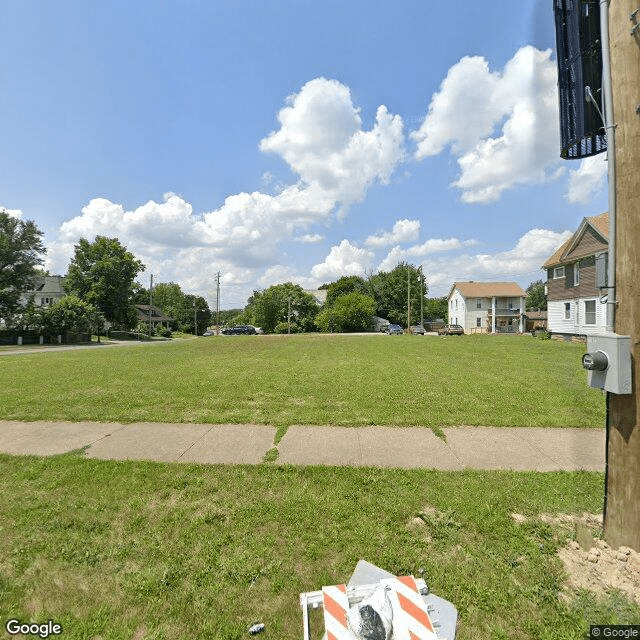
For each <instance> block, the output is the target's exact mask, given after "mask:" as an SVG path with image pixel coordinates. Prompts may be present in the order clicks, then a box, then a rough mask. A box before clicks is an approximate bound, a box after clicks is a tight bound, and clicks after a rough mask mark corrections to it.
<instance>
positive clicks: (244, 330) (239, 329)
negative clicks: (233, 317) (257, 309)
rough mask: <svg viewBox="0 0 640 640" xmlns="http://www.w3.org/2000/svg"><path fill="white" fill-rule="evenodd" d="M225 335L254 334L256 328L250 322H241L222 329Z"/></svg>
mask: <svg viewBox="0 0 640 640" xmlns="http://www.w3.org/2000/svg"><path fill="white" fill-rule="evenodd" d="M222 333H223V334H224V335H225V336H253V335H255V333H256V330H255V329H254V328H253V327H252V326H251V325H248V324H239V325H236V326H235V327H227V328H226V329H223V330H222Z"/></svg>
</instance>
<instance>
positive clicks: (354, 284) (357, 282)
mask: <svg viewBox="0 0 640 640" xmlns="http://www.w3.org/2000/svg"><path fill="white" fill-rule="evenodd" d="M326 289H327V299H326V301H325V304H326V305H331V304H333V303H334V302H335V301H336V300H337V299H338V298H339V297H340V296H344V295H346V294H348V293H353V292H354V291H357V292H358V293H362V294H364V295H370V292H371V288H370V286H369V283H368V282H367V281H366V280H365V279H364V278H361V277H360V276H343V277H342V278H340V279H338V280H336V281H335V282H332V283H331V284H329V285H327V287H326Z"/></svg>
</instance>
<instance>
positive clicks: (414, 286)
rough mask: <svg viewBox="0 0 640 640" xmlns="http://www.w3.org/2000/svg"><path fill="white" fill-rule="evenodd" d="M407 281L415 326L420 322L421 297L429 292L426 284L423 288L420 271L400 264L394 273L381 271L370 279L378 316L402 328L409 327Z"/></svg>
mask: <svg viewBox="0 0 640 640" xmlns="http://www.w3.org/2000/svg"><path fill="white" fill-rule="evenodd" d="M407 280H408V281H409V300H410V301H411V323H412V324H415V323H417V322H420V297H421V295H422V296H426V294H427V291H428V287H427V285H426V283H425V284H424V286H422V283H421V274H420V270H419V269H418V268H417V267H415V266H414V265H412V264H407V263H405V262H400V263H399V264H398V265H397V266H396V267H395V268H394V269H393V270H392V271H388V272H385V271H380V272H378V273H376V274H374V275H372V276H371V277H370V278H369V284H370V287H371V292H372V294H373V297H374V299H375V301H376V306H377V312H376V313H377V315H378V316H381V317H382V318H386V319H387V320H389V321H390V322H392V323H395V324H399V325H402V326H406V325H407ZM421 291H422V293H421ZM425 299H426V298H425Z"/></svg>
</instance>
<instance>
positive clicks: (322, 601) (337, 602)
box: [300, 576, 437, 640]
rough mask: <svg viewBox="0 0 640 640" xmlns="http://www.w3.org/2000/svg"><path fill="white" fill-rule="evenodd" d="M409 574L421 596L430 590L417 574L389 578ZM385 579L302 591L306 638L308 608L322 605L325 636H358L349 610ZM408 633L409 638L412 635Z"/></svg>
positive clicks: (334, 639)
mask: <svg viewBox="0 0 640 640" xmlns="http://www.w3.org/2000/svg"><path fill="white" fill-rule="evenodd" d="M409 578H410V579H411V581H412V582H411V583H410V584H411V585H412V587H415V588H416V589H417V594H418V597H421V595H420V592H421V591H422V592H425V593H426V592H428V589H427V585H426V583H425V581H424V580H423V579H422V578H418V579H417V580H416V579H414V578H413V576H408V577H407V578H393V579H389V580H408V579H409ZM383 582H385V581H384V580H380V581H379V582H376V583H372V584H363V585H354V586H348V587H346V586H345V585H343V584H339V585H333V586H329V587H322V590H321V591H311V592H308V593H301V594H300V607H301V609H302V620H303V631H304V636H303V637H304V640H311V637H310V633H311V631H310V622H309V611H310V610H311V609H318V608H319V607H322V609H323V615H324V626H325V631H326V640H354V638H355V636H354V635H353V633H352V632H351V630H350V629H349V625H348V622H347V611H348V610H349V607H350V606H353V605H354V604H357V603H358V602H361V601H362V600H364V598H366V597H367V596H369V595H370V594H371V593H372V592H373V591H374V589H375V588H376V587H378V586H379V584H382V583H383ZM392 590H393V586H391V587H390V589H389V592H390V594H391V591H392ZM405 597H406V596H405ZM390 600H391V602H392V606H393V599H392V598H390ZM423 607H424V610H425V612H426V606H425V605H424V604H423ZM395 615H396V614H395V609H394V618H395ZM427 615H428V614H427ZM400 619H401V620H404V617H403V616H402V615H401V616H400ZM402 624H404V623H402ZM394 625H395V622H394ZM392 637H393V640H396V636H395V626H394V634H393V635H392ZM402 637H404V636H402ZM406 637H407V638H410V636H406ZM436 637H437V636H435V635H433V636H424V638H425V640H431V638H436ZM399 638H400V636H398V640H399ZM415 638H418V640H423V636H419V635H418V636H415Z"/></svg>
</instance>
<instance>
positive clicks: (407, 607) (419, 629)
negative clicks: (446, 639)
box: [380, 576, 438, 640]
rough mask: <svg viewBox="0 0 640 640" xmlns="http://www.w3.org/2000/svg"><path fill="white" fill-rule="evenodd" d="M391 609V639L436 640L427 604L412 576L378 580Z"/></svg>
mask: <svg viewBox="0 0 640 640" xmlns="http://www.w3.org/2000/svg"><path fill="white" fill-rule="evenodd" d="M380 584H382V585H384V586H385V587H386V588H387V589H388V591H387V596H388V597H389V600H390V601H391V607H392V609H393V640H438V635H437V634H436V632H435V629H434V625H433V622H432V620H431V616H430V615H429V612H428V610H427V605H426V604H425V602H424V600H423V599H422V594H421V593H420V588H419V586H418V584H417V582H416V579H415V578H414V577H413V576H401V577H397V578H386V579H383V580H380Z"/></svg>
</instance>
